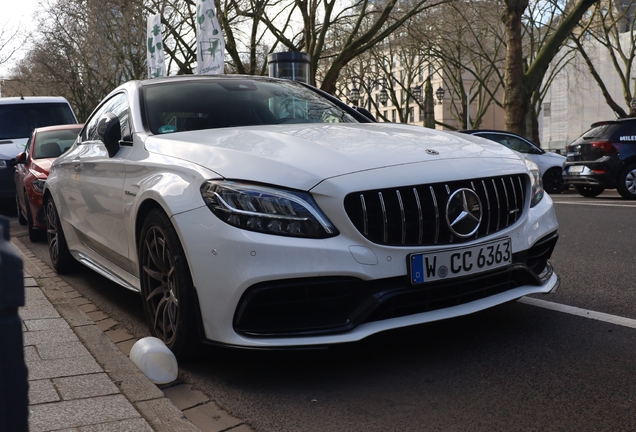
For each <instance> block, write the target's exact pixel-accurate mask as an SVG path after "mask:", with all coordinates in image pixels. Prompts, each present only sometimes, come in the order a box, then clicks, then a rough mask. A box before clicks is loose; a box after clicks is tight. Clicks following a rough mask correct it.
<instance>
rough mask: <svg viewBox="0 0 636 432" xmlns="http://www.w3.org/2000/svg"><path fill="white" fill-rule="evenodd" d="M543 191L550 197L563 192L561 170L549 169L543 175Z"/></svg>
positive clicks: (563, 185) (563, 183)
mask: <svg viewBox="0 0 636 432" xmlns="http://www.w3.org/2000/svg"><path fill="white" fill-rule="evenodd" d="M543 189H544V190H545V191H546V192H547V193H548V194H550V195H557V194H560V193H561V192H563V191H564V190H565V182H564V181H563V170H562V169H561V168H550V169H549V170H547V171H546V172H545V174H543Z"/></svg>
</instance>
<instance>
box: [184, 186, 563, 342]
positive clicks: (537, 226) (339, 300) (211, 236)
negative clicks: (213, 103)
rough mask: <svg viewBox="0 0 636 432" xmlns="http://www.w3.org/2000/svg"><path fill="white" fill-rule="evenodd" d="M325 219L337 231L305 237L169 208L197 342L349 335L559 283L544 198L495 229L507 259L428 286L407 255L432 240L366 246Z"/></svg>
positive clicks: (551, 218) (342, 338)
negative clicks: (193, 301) (197, 326)
mask: <svg viewBox="0 0 636 432" xmlns="http://www.w3.org/2000/svg"><path fill="white" fill-rule="evenodd" d="M319 204H320V205H321V207H322V204H321V203H319ZM333 214H334V213H333V212H330V217H333ZM332 221H333V222H334V223H336V224H337V226H338V227H339V229H340V228H341V227H342V228H343V229H342V230H341V234H340V235H339V236H337V237H333V238H329V239H324V240H314V239H298V238H288V237H281V236H274V235H267V234H260V233H256V232H250V231H244V230H240V229H236V228H234V227H231V226H229V225H227V224H225V223H223V222H221V221H219V220H218V219H216V218H215V217H214V216H213V215H212V213H211V211H210V210H209V209H208V208H207V207H201V208H198V209H195V210H192V211H189V212H185V213H181V214H178V215H175V216H174V217H173V222H174V225H175V227H176V229H177V232H178V233H179V236H180V237H181V241H182V244H183V245H185V246H186V247H185V251H186V255H187V257H188V263H189V266H190V269H191V273H192V279H193V282H194V285H195V288H196V294H197V298H198V302H199V305H200V310H201V316H200V318H201V324H202V328H203V332H204V337H205V339H207V340H208V341H212V342H215V343H221V344H225V345H233V346H242V347H255V348H277V347H279V348H282V347H297V346H321V345H330V344H336V343H344V342H353V341H358V340H361V339H363V338H365V337H367V336H370V335H372V334H375V333H378V332H381V331H385V330H390V329H395V328H401V327H406V326H411V325H417V324H422V323H426V322H432V321H436V320H441V319H446V318H451V317H456V316H461V315H466V314H469V313H472V312H476V311H479V310H483V309H486V308H489V307H492V306H496V305H498V304H502V303H505V302H508V301H511V300H515V299H517V298H519V297H522V296H525V295H529V294H535V293H548V292H551V291H553V290H555V289H556V288H557V287H558V285H559V279H558V276H557V275H556V273H554V272H553V271H552V267H551V266H550V264H549V262H548V261H547V260H548V258H549V256H550V254H551V252H552V249H553V247H554V244H555V243H556V239H557V235H556V231H557V228H558V224H557V222H556V218H555V215H554V209H553V206H552V200H551V198H550V197H549V196H546V197H545V198H544V199H543V200H542V201H541V202H540V203H539V204H538V205H537V206H536V207H535V208H533V209H530V210H529V211H528V212H527V213H526V216H525V217H524V218H523V219H522V220H519V221H518V222H517V223H515V224H514V225H513V226H511V227H510V228H508V229H506V230H505V231H503V232H499V233H498V234H497V236H498V237H499V236H508V237H510V239H511V242H512V252H513V259H514V261H513V264H512V265H510V266H509V267H506V268H501V269H498V270H496V271H491V272H488V273H482V274H479V275H472V276H468V277H464V278H461V279H460V278H457V279H453V280H447V281H443V282H441V283H435V284H434V285H411V284H410V283H409V280H408V277H407V274H408V265H407V256H408V255H409V254H411V253H418V252H428V251H435V250H438V249H439V247H394V246H383V245H377V244H372V243H369V242H368V241H366V239H364V238H363V237H362V236H360V234H359V233H358V232H357V230H356V229H355V227H353V225H351V223H350V222H346V221H345V220H332ZM347 223H348V225H349V226H347ZM480 241H484V239H480V240H478V241H477V243H479V242H480ZM462 246H466V243H464V244H462ZM446 248H447V247H446Z"/></svg>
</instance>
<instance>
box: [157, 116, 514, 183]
mask: <svg viewBox="0 0 636 432" xmlns="http://www.w3.org/2000/svg"><path fill="white" fill-rule="evenodd" d="M145 145H146V149H147V150H148V151H149V152H152V153H158V154H161V155H164V156H170V157H174V158H179V159H183V160H187V161H189V162H192V163H195V164H198V165H201V166H203V167H205V168H207V169H210V170H212V171H214V172H216V173H217V174H219V175H220V176H222V177H225V178H230V179H244V180H255V181H259V182H265V183H271V184H278V185H287V186H289V187H295V188H299V189H310V188H311V187H312V186H314V185H316V184H317V183H319V182H320V181H322V180H324V179H327V178H331V177H336V176H341V175H346V174H350V173H354V172H362V171H368V170H375V169H380V168H386V167H396V166H400V165H412V164H419V163H429V162H430V163H436V162H439V161H442V160H449V159H463V160H467V159H471V160H473V159H479V158H491V159H500V160H501V164H504V159H509V160H510V164H516V165H517V166H518V164H519V159H520V157H519V156H518V155H517V154H516V153H515V152H513V151H511V150H510V149H508V148H506V147H504V146H502V145H499V144H497V143H494V142H493V143H489V142H487V141H485V140H483V139H478V138H477V139H475V138H474V137H471V136H469V135H466V136H464V135H459V134H451V133H447V132H443V131H437V130H433V129H426V128H422V127H416V126H408V125H396V124H386V123H382V124H377V123H375V124H374V123H366V124H338V125H334V124H323V123H320V124H303V125H277V126H249V127H237V128H225V129H213V130H201V131H192V132H181V133H174V134H170V135H154V136H150V137H148V138H147V140H146V142H145ZM502 168H503V166H502Z"/></svg>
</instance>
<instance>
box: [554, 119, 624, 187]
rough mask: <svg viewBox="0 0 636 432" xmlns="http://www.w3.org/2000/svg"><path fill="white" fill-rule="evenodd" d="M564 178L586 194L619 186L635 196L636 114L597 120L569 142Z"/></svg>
mask: <svg viewBox="0 0 636 432" xmlns="http://www.w3.org/2000/svg"><path fill="white" fill-rule="evenodd" d="M563 180H564V181H565V183H570V184H572V185H573V186H574V188H575V189H576V191H577V192H578V193H579V194H581V195H583V196H585V197H595V196H597V195H599V194H600V193H602V192H603V191H604V190H605V189H616V190H618V193H620V194H621V196H622V197H623V198H625V199H636V118H629V119H618V120H610V121H602V122H597V123H594V124H593V125H592V128H591V129H590V130H588V131H587V132H585V133H584V134H583V135H581V137H580V138H578V139H577V140H576V141H574V142H573V143H572V144H570V145H568V148H567V160H566V162H565V165H564V169H563Z"/></svg>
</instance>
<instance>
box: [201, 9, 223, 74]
mask: <svg viewBox="0 0 636 432" xmlns="http://www.w3.org/2000/svg"><path fill="white" fill-rule="evenodd" d="M198 3H199V5H198V6H197V74H199V75H217V74H222V73H223V72H224V62H223V58H224V56H225V40H224V39H223V33H222V32H221V26H220V25H219V20H218V19H217V18H216V8H215V7H214V1H213V0H200V1H198Z"/></svg>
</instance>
